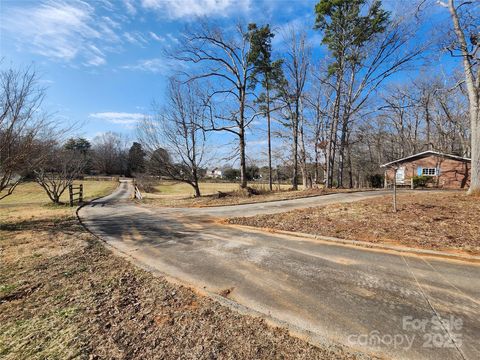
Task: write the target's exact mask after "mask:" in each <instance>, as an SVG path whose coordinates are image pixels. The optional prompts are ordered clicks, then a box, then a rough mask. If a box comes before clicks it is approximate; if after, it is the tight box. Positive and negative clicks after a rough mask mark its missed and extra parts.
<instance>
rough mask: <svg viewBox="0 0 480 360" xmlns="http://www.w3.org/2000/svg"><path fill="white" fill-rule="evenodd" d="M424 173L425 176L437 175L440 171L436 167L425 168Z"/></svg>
mask: <svg viewBox="0 0 480 360" xmlns="http://www.w3.org/2000/svg"><path fill="white" fill-rule="evenodd" d="M422 175H425V176H437V175H438V172H437V169H436V168H423V169H422Z"/></svg>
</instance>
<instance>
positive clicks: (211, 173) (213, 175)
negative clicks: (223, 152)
mask: <svg viewBox="0 0 480 360" xmlns="http://www.w3.org/2000/svg"><path fill="white" fill-rule="evenodd" d="M205 177H206V178H210V179H221V178H222V177H223V172H222V170H220V169H219V168H214V169H211V170H207V173H206V174H205Z"/></svg>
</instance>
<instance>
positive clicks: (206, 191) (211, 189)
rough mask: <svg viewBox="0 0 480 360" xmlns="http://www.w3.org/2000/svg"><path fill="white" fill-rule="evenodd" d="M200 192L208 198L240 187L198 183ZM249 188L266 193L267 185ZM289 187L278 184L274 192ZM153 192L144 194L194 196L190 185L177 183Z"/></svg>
mask: <svg viewBox="0 0 480 360" xmlns="http://www.w3.org/2000/svg"><path fill="white" fill-rule="evenodd" d="M199 185H200V192H201V193H202V195H203V196H208V195H212V194H216V193H218V192H219V191H220V192H233V191H237V190H238V189H239V188H240V185H239V184H238V183H236V182H200V184H199ZM249 186H250V187H252V188H255V189H258V190H259V191H266V190H267V188H268V185H267V184H264V183H250V184H249ZM290 187H291V185H287V184H280V185H275V186H274V189H276V190H287V189H289V188H290ZM154 188H155V191H154V192H152V193H146V194H145V196H146V197H147V198H157V197H162V196H167V195H168V196H175V197H179V198H182V197H192V196H193V195H194V192H193V189H192V187H191V186H190V185H188V184H186V183H183V182H177V181H165V180H164V181H161V182H159V183H158V184H157V185H155V186H154Z"/></svg>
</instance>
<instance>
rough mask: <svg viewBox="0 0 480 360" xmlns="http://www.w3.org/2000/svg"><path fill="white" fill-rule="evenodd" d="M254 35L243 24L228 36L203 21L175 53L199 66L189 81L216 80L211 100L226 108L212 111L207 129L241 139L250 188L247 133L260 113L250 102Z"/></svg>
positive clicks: (243, 178)
mask: <svg viewBox="0 0 480 360" xmlns="http://www.w3.org/2000/svg"><path fill="white" fill-rule="evenodd" d="M250 36H251V34H250V33H249V32H248V31H247V29H245V28H244V27H243V26H241V25H237V27H236V31H231V30H229V31H228V35H227V32H226V31H224V30H223V29H221V28H214V27H211V26H210V25H207V24H202V25H201V26H200V27H199V28H198V29H196V30H194V31H189V32H188V33H187V34H186V36H185V39H184V41H183V42H182V43H183V45H182V47H181V48H179V49H178V51H177V52H176V53H175V54H172V56H173V57H174V58H175V59H177V60H181V61H184V62H188V63H193V64H198V65H199V67H195V68H194V71H197V73H195V74H194V73H189V74H185V75H187V78H188V81H198V80H200V79H210V80H212V83H211V84H210V87H211V88H212V91H211V92H210V93H209V94H208V95H209V101H208V102H209V103H211V102H212V101H218V102H220V103H221V106H220V107H219V108H222V110H224V111H222V112H221V113H216V112H212V115H213V116H212V117H211V120H210V121H209V123H208V124H204V129H205V130H206V131H223V132H228V133H230V134H232V135H234V136H235V137H236V138H237V140H238V155H239V158H240V186H241V187H242V188H245V187H247V177H246V156H245V132H246V129H247V128H248V127H249V125H250V123H251V122H252V121H253V120H254V118H255V117H256V116H257V115H259V114H257V113H255V110H254V108H253V106H252V104H251V101H250V99H251V98H252V97H253V96H254V94H253V93H252V92H251V91H250V90H249V85H250V83H251V81H252V80H253V70H254V65H253V64H252V60H253V59H252V58H251V56H250V40H251V39H250ZM211 109H214V107H212V108H211Z"/></svg>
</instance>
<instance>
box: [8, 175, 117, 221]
mask: <svg viewBox="0 0 480 360" xmlns="http://www.w3.org/2000/svg"><path fill="white" fill-rule="evenodd" d="M81 183H82V184H83V188H84V197H85V200H88V199H93V198H97V197H100V196H104V195H108V194H109V193H111V192H112V191H113V190H114V189H115V188H116V187H117V186H118V183H117V182H115V181H93V180H89V181H81ZM62 201H65V202H66V201H68V190H67V191H66V192H65V193H64V194H63V196H62ZM66 214H71V210H70V208H68V207H67V206H58V205H54V204H52V203H51V202H50V199H49V198H48V196H47V194H46V193H45V191H44V190H43V189H42V188H41V187H40V185H38V184H37V183H34V182H28V183H23V184H20V185H19V186H17V188H16V189H15V191H14V193H13V194H12V195H10V196H7V197H6V198H4V199H3V200H0V222H11V221H16V222H22V221H25V220H29V221H31V220H39V219H48V218H52V217H56V216H60V215H66Z"/></svg>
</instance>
